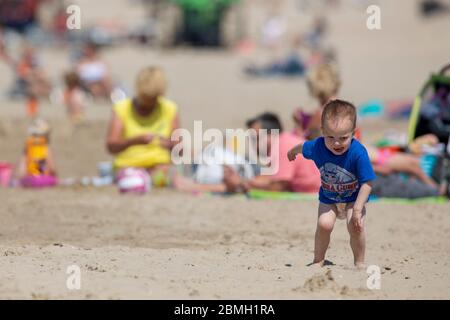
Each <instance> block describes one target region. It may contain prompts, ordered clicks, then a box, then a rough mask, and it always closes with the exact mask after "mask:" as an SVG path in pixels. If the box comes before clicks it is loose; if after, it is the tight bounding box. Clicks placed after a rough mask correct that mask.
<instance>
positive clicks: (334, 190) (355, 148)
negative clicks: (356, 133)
mask: <svg viewBox="0 0 450 320" xmlns="http://www.w3.org/2000/svg"><path fill="white" fill-rule="evenodd" d="M303 156H304V157H305V158H306V159H311V160H313V161H314V163H315V164H316V166H317V168H319V170H320V178H321V180H322V186H321V187H320V191H319V201H320V202H323V203H326V204H333V203H347V202H355V201H356V198H357V196H358V192H359V189H360V187H361V185H362V184H363V183H365V182H368V181H371V180H374V179H375V173H374V171H373V169H372V165H371V163H370V160H369V155H368V154H367V150H366V148H364V146H363V145H362V144H361V143H360V142H359V141H358V140H356V139H352V142H351V144H350V147H349V148H348V150H347V151H346V152H345V153H344V154H342V155H335V154H333V153H332V152H331V151H330V150H328V148H327V147H326V146H325V139H324V138H323V137H319V138H317V139H314V140H311V141H306V142H305V143H304V144H303Z"/></svg>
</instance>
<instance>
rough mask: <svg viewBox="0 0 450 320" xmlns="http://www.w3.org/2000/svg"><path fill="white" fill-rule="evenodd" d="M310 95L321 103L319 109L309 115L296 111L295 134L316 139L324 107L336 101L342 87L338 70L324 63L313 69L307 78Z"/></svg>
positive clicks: (299, 110) (294, 116) (294, 115)
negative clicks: (331, 101) (329, 102)
mask: <svg viewBox="0 0 450 320" xmlns="http://www.w3.org/2000/svg"><path fill="white" fill-rule="evenodd" d="M306 84H307V86H308V90H309V93H310V95H311V96H312V97H314V98H315V99H316V100H317V102H318V103H319V108H318V109H317V110H316V111H315V112H314V113H313V114H312V115H308V114H306V113H304V112H303V111H302V110H301V109H298V110H296V111H294V114H293V118H294V121H295V122H296V124H297V126H298V127H297V128H296V130H295V133H297V134H298V135H300V136H303V137H304V138H306V139H314V138H317V137H318V136H319V135H320V123H321V117H322V107H323V106H324V105H325V104H326V103H327V102H328V101H329V100H332V99H335V98H336V96H337V94H338V92H339V89H340V87H341V78H340V74H339V71H338V70H337V68H336V67H335V66H334V65H332V64H329V63H323V64H320V65H318V66H317V67H315V68H314V69H312V70H311V71H310V72H309V73H308V74H307V77H306Z"/></svg>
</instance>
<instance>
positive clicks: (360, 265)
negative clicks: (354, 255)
mask: <svg viewBox="0 0 450 320" xmlns="http://www.w3.org/2000/svg"><path fill="white" fill-rule="evenodd" d="M355 267H356V269H358V270H365V269H366V264H365V263H364V262H355Z"/></svg>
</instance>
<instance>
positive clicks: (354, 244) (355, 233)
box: [347, 203, 366, 268]
mask: <svg viewBox="0 0 450 320" xmlns="http://www.w3.org/2000/svg"><path fill="white" fill-rule="evenodd" d="M352 214H353V203H352V204H349V205H348V206H347V230H348V233H349V234H350V247H351V248H352V251H353V259H354V263H355V266H356V267H357V268H363V267H364V259H365V252H366V232H365V226H364V219H365V216H366V207H364V208H363V211H362V217H361V223H362V229H361V230H357V229H356V228H355V227H354V225H353V222H352Z"/></svg>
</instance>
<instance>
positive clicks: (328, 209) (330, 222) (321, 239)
mask: <svg viewBox="0 0 450 320" xmlns="http://www.w3.org/2000/svg"><path fill="white" fill-rule="evenodd" d="M335 222H336V211H335V208H334V207H333V206H332V205H328V204H324V203H319V214H318V219H317V228H316V235H315V242H314V261H313V264H319V265H322V264H323V262H324V261H325V253H326V252H327V249H328V245H329V244H330V235H331V231H333V227H334V223H335Z"/></svg>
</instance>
